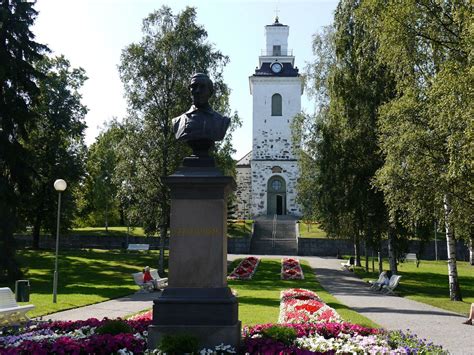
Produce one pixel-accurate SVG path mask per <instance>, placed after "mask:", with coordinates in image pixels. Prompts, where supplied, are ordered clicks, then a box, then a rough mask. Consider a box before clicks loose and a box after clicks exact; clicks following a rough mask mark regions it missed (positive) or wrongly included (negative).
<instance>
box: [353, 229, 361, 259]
mask: <svg viewBox="0 0 474 355" xmlns="http://www.w3.org/2000/svg"><path fill="white" fill-rule="evenodd" d="M354 261H355V266H361V263H360V244H359V235H358V233H354Z"/></svg>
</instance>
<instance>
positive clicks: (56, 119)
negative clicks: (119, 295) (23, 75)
mask: <svg viewBox="0 0 474 355" xmlns="http://www.w3.org/2000/svg"><path fill="white" fill-rule="evenodd" d="M36 67H37V68H38V70H39V71H40V72H41V73H43V77H42V78H41V79H40V80H39V81H38V84H39V90H40V95H39V99H38V102H37V104H36V105H35V107H34V112H35V113H36V114H37V117H38V118H37V121H36V125H35V127H34V129H31V130H30V134H29V139H28V140H27V141H25V143H24V146H25V149H26V150H27V151H28V153H29V154H28V156H29V157H30V160H29V166H30V167H31V169H32V170H33V173H32V176H31V186H30V189H31V193H30V194H28V195H27V196H26V197H25V198H23V201H24V203H23V210H24V214H25V217H26V220H27V223H28V225H31V226H33V247H34V248H39V238H40V231H41V230H42V229H44V230H47V231H51V232H52V231H54V230H55V228H56V223H55V221H56V208H57V207H56V193H55V191H54V189H53V183H54V181H55V180H56V179H59V178H62V179H64V180H65V181H66V182H67V183H68V186H69V189H68V190H69V191H73V190H74V189H75V187H76V186H77V184H78V182H79V180H80V178H81V177H82V176H83V174H84V165H83V161H84V156H85V151H86V147H85V144H84V141H83V138H84V130H85V128H86V124H85V122H84V117H85V114H86V113H87V108H86V107H85V106H84V105H82V104H81V95H80V93H79V90H80V89H81V87H82V85H83V84H84V81H85V80H86V76H85V73H84V70H83V69H81V68H79V69H75V68H71V66H70V63H69V61H68V60H66V59H65V58H64V57H63V56H60V57H56V58H47V57H45V58H44V59H43V60H41V61H39V62H38V63H37V64H36ZM62 203H63V206H64V208H63V209H62V210H63V211H62V212H63V213H64V214H65V215H66V216H67V217H65V218H63V223H62V226H63V228H64V229H66V228H68V226H70V225H71V223H72V215H73V213H74V206H75V203H74V199H73V194H72V193H66V194H63V199H62Z"/></svg>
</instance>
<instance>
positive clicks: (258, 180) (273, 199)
mask: <svg viewBox="0 0 474 355" xmlns="http://www.w3.org/2000/svg"><path fill="white" fill-rule="evenodd" d="M288 35H289V26H286V25H283V24H281V23H280V22H279V21H278V17H277V18H276V19H275V22H274V23H273V24H271V25H267V26H265V39H266V45H265V49H264V50H263V53H262V55H261V56H260V57H259V65H258V67H257V68H256V70H255V73H254V74H253V75H252V76H250V77H249V84H250V93H251V95H252V97H253V117H252V119H253V129H252V133H253V141H252V152H251V153H249V154H247V155H246V156H245V157H244V158H243V159H242V160H241V161H240V162H239V163H241V164H240V166H241V169H239V163H238V164H237V165H238V174H239V173H240V178H241V179H239V175H238V179H237V180H238V183H239V180H241V181H242V182H243V181H244V180H247V181H248V182H250V186H248V185H247V186H248V188H249V191H248V194H247V193H246V192H247V191H244V189H243V186H242V187H241V188H239V190H240V193H239V191H238V200H239V196H240V197H242V198H243V199H246V201H245V202H246V203H247V204H248V209H249V211H248V212H249V213H248V214H250V215H251V216H254V217H256V216H261V215H274V214H277V215H293V216H299V215H300V208H299V206H298V205H297V203H296V201H295V199H296V181H297V178H298V176H299V172H298V162H297V160H296V156H295V155H294V153H293V151H292V141H291V123H292V120H293V118H294V117H295V115H297V114H298V113H299V112H300V111H301V95H302V93H303V83H302V79H301V77H300V75H299V73H298V69H297V68H296V67H295V57H294V56H293V53H292V51H291V50H289V49H288ZM248 162H250V164H248ZM249 165H250V167H249ZM249 168H250V169H249ZM248 170H250V171H248ZM241 173H244V175H246V177H245V178H242V174H241ZM249 175H250V176H249ZM249 180H250V181H249ZM240 202H241V201H239V210H240V209H241V207H242V206H241V203H240ZM244 209H245V207H244Z"/></svg>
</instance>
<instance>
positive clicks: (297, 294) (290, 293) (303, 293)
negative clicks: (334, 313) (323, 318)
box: [280, 288, 322, 302]
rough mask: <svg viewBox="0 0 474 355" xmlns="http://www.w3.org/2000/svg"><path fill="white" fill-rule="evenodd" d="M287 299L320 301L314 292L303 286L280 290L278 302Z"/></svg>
mask: <svg viewBox="0 0 474 355" xmlns="http://www.w3.org/2000/svg"><path fill="white" fill-rule="evenodd" d="M288 299H297V300H317V301H321V299H320V298H319V296H318V295H317V294H316V292H313V291H310V290H306V289H304V288H289V289H286V290H283V291H281V293H280V302H285V301H286V300H288ZM321 302H322V301H321Z"/></svg>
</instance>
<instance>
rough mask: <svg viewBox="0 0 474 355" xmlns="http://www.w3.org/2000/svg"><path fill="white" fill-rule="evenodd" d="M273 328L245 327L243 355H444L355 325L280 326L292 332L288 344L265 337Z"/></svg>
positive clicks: (409, 336)
mask: <svg viewBox="0 0 474 355" xmlns="http://www.w3.org/2000/svg"><path fill="white" fill-rule="evenodd" d="M273 326H274V324H260V325H255V326H253V327H244V329H243V339H242V343H243V346H242V348H241V352H242V353H248V354H262V355H271V354H298V355H309V354H336V353H337V354H393V355H395V354H432V353H434V354H447V352H446V351H444V350H443V349H442V348H441V347H440V346H436V345H433V344H432V343H428V344H427V343H426V342H424V341H423V340H421V339H419V338H418V337H416V336H414V335H413V334H407V335H405V334H403V333H402V332H400V331H395V332H393V331H390V332H388V331H385V330H382V329H372V328H366V327H362V326H359V325H356V324H351V323H346V322H341V323H319V324H315V323H305V324H280V325H279V326H280V327H287V328H292V329H294V330H295V331H296V334H297V337H296V339H295V340H294V341H293V343H291V344H285V343H283V342H281V341H278V340H276V339H273V338H271V337H268V336H267V332H265V330H266V329H268V328H271V327H273Z"/></svg>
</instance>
